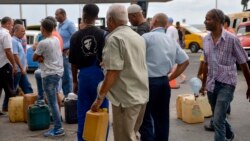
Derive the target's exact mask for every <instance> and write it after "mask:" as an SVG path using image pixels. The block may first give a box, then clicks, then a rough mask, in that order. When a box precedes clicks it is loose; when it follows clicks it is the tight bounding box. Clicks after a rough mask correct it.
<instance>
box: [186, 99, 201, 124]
mask: <svg viewBox="0 0 250 141" xmlns="http://www.w3.org/2000/svg"><path fill="white" fill-rule="evenodd" d="M182 120H183V121H184V122H186V123H201V122H204V115H203V113H202V111H201V108H200V105H199V103H198V102H197V101H196V100H195V98H194V95H192V96H188V97H185V98H184V101H183V103H182Z"/></svg>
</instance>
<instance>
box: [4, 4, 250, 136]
mask: <svg viewBox="0 0 250 141" xmlns="http://www.w3.org/2000/svg"><path fill="white" fill-rule="evenodd" d="M82 13H83V14H82V20H81V22H82V23H81V29H80V30H78V31H76V29H75V27H74V24H73V23H72V22H71V21H69V20H68V19H67V17H66V12H65V10H64V9H62V8H60V9H57V10H56V12H55V17H56V20H55V19H54V18H53V17H46V18H45V19H44V20H42V22H41V33H42V36H43V39H42V38H41V39H40V40H38V41H37V43H36V44H35V45H34V49H35V53H34V56H33V60H35V61H38V62H39V63H40V70H37V71H36V72H35V76H36V78H37V79H36V80H37V87H38V94H39V98H38V99H39V100H43V99H44V97H43V95H44V94H45V95H46V97H47V99H48V104H49V106H50V109H51V113H52V117H53V120H54V128H52V129H50V130H49V131H47V132H46V133H45V134H44V136H46V137H48V136H62V135H64V134H65V131H64V129H63V127H62V123H61V119H60V117H61V115H60V112H59V111H60V110H59V106H58V104H57V102H58V100H57V94H58V92H59V91H60V88H61V87H62V90H63V93H64V96H65V97H67V95H68V94H69V93H70V92H74V93H76V94H77V95H78V101H77V110H78V111H77V113H78V129H77V139H78V141H83V140H84V139H83V137H82V133H83V127H84V121H85V116H86V112H87V111H88V110H89V109H91V110H92V111H94V112H97V111H99V109H100V108H108V105H109V104H108V100H109V101H110V102H111V105H112V115H113V133H114V140H115V141H138V140H139V139H140V140H142V141H168V138H169V103H170V97H171V89H170V86H169V81H171V80H173V79H175V78H176V77H178V76H179V75H181V74H182V73H183V72H184V71H185V69H186V68H187V66H188V64H189V57H188V55H187V54H186V53H185V51H184V50H183V49H182V48H181V46H180V43H179V42H178V40H177V39H176V38H174V37H172V36H170V35H168V34H166V32H167V33H168V32H170V30H169V29H167V31H166V28H165V27H166V25H167V23H171V22H173V20H172V19H171V18H168V16H167V15H166V14H164V13H157V14H156V15H154V17H153V19H152V21H151V22H150V24H148V23H147V22H146V20H145V18H144V17H143V14H142V9H141V7H140V6H138V5H136V4H133V5H131V6H129V7H128V8H127V9H126V8H125V7H124V6H122V5H119V4H113V5H111V6H110V7H109V9H108V11H107V15H106V20H107V27H108V32H107V31H104V30H102V29H100V28H98V27H96V26H95V20H96V19H97V17H98V13H99V8H98V6H97V5H95V4H86V5H85V6H84V7H83V11H82ZM6 21H7V22H6ZM56 21H58V22H59V25H58V26H57V32H56V28H55V27H56ZM128 21H130V23H131V24H132V25H133V26H137V30H136V31H133V30H132V29H131V28H130V27H128V26H127V23H128ZM1 23H2V28H1V29H0V39H1V38H2V39H3V40H1V46H0V47H1V48H0V49H1V50H2V51H0V53H1V54H0V57H1V60H3V61H1V62H0V66H2V67H1V68H0V71H1V73H0V78H1V80H5V78H6V77H8V79H7V80H8V83H3V82H2V81H1V82H0V86H1V89H2V88H4V90H5V93H6V96H7V97H11V96H15V94H14V91H13V90H15V89H14V85H13V84H14V83H13V82H14V80H13V77H12V72H13V73H14V72H16V71H17V65H18V66H19V68H20V73H21V74H22V71H23V67H22V65H21V63H20V62H18V60H16V59H15V58H17V57H15V55H13V53H12V51H11V50H12V48H13V52H14V47H13V43H11V42H10V38H11V37H10V34H9V33H8V32H7V31H6V29H9V30H11V27H12V26H13V20H12V19H11V18H7V20H4V18H3V20H2V21H1ZM204 23H205V25H206V28H207V30H209V31H211V33H209V34H208V35H207V36H206V38H205V39H204V62H205V67H204V71H203V72H204V74H203V87H202V90H201V92H204V91H205V90H207V91H208V98H209V102H210V104H211V107H212V111H213V113H216V114H214V117H213V125H214V127H215V141H225V140H232V139H233V138H234V134H233V132H232V130H225V128H226V129H227V127H230V125H229V124H228V123H227V122H226V117H225V115H226V110H227V108H228V105H229V104H230V102H231V101H232V99H233V92H234V89H235V85H236V75H235V74H236V73H235V72H236V69H235V62H236V61H237V62H238V63H239V64H240V66H241V68H242V70H243V73H244V76H245V78H246V80H247V84H248V91H247V98H248V99H249V97H250V91H249V87H250V79H247V78H250V72H249V69H248V66H247V63H246V61H247V55H246V53H245V51H244V50H243V49H242V47H241V46H240V44H239V41H238V39H237V38H236V37H235V36H232V35H231V34H229V33H228V32H226V31H225V30H224V29H223V27H222V23H224V14H223V12H222V11H220V10H218V9H213V10H211V11H209V12H208V13H207V15H206V20H205V22H204ZM168 30H169V31H168ZM14 31H15V32H14V35H15V36H16V37H17V38H18V39H21V38H22V37H21V35H22V36H23V35H24V28H23V26H21V25H17V26H15V28H14ZM18 31H19V32H18ZM54 31H55V32H56V33H57V35H55V32H54ZM53 32H54V33H53ZM58 33H59V34H60V35H59V34H58ZM57 36H59V37H57ZM177 36H178V32H177ZM60 37H61V38H60ZM18 41H19V40H18ZM19 43H21V41H19ZM216 47H217V48H216ZM219 47H220V48H221V49H218V48H219ZM19 48H20V46H19ZM225 55H230V56H229V57H228V60H225V59H224V58H227V57H226V56H225ZM19 57H20V56H19ZM222 57H223V58H222ZM229 60H230V61H229ZM175 64H177V65H176V68H175V71H172V70H173V68H174V65H175ZM2 72H3V73H2ZM221 74H223V75H221ZM228 75H230V76H231V77H228ZM60 80H61V81H62V82H61V83H62V86H59V84H60V83H59V82H60ZM206 80H207V81H206ZM5 82H6V81H5ZM6 84H8V85H6ZM205 86H207V87H205ZM229 129H231V128H229ZM229 131H230V133H229V134H228V136H226V135H227V133H228V132H229ZM137 132H139V133H140V137H139V136H138V134H137Z"/></svg>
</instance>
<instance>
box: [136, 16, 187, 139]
mask: <svg viewBox="0 0 250 141" xmlns="http://www.w3.org/2000/svg"><path fill="white" fill-rule="evenodd" d="M166 23H167V16H166V15H165V14H163V13H158V14H156V15H155V16H154V17H153V19H152V21H151V23H150V29H151V31H150V32H149V33H146V34H144V35H142V37H143V38H144V39H145V41H146V47H147V50H146V61H147V67H148V75H149V102H148V104H147V108H146V112H145V115H144V119H143V123H142V126H141V128H140V133H141V141H168V136H169V103H170V96H171V89H170V86H169V81H170V80H173V79H175V78H176V77H177V76H179V75H180V74H181V73H182V72H183V71H184V70H185V69H186V67H187V66H188V64H189V61H188V56H187V54H186V53H185V51H184V50H183V49H182V48H181V47H180V46H179V44H178V42H177V41H176V40H175V39H173V38H171V37H169V36H168V35H166V34H165V28H164V27H165V25H166ZM174 64H177V67H176V70H175V72H173V73H172V74H171V75H170V76H169V77H168V76H167V74H169V73H170V72H171V69H172V68H173V65H174Z"/></svg>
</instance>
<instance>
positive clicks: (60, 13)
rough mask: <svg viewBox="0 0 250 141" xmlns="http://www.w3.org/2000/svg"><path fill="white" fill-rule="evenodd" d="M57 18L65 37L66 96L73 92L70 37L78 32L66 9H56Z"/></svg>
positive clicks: (59, 27)
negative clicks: (68, 17) (69, 57)
mask: <svg viewBox="0 0 250 141" xmlns="http://www.w3.org/2000/svg"><path fill="white" fill-rule="evenodd" d="M55 17H56V20H57V21H58V22H59V25H58V32H59V34H60V35H61V37H62V39H63V67H64V73H63V77H62V89H63V94H64V96H65V97H67V96H68V94H69V93H70V92H72V89H73V88H72V85H73V84H72V73H71V68H70V63H69V59H68V56H69V47H70V38H71V36H72V35H73V33H75V32H76V28H75V25H74V23H73V22H71V21H69V20H68V19H67V16H66V11H65V10H64V9H62V8H59V9H57V10H56V13H55Z"/></svg>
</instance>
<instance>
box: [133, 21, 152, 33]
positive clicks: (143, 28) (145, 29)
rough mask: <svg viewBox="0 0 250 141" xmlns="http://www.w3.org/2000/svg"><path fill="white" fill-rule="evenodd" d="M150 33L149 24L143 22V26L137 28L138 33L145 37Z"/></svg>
mask: <svg viewBox="0 0 250 141" xmlns="http://www.w3.org/2000/svg"><path fill="white" fill-rule="evenodd" d="M149 31H150V27H149V24H148V23H147V22H143V23H142V24H140V25H138V26H137V30H136V32H137V33H138V34H140V35H143V34H144V33H148V32H149Z"/></svg>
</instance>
